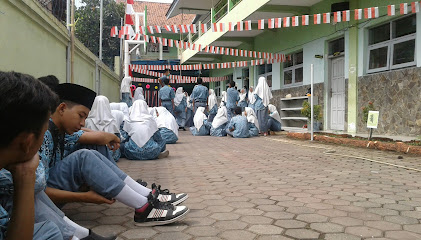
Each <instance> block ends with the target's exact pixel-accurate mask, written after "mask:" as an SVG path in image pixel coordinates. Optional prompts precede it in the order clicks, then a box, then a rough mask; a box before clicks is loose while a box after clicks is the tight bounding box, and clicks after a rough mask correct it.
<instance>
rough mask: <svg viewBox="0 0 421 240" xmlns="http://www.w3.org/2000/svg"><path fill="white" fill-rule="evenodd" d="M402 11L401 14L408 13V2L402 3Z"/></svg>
mask: <svg viewBox="0 0 421 240" xmlns="http://www.w3.org/2000/svg"><path fill="white" fill-rule="evenodd" d="M400 12H401V15H404V14H408V3H401V4H400Z"/></svg>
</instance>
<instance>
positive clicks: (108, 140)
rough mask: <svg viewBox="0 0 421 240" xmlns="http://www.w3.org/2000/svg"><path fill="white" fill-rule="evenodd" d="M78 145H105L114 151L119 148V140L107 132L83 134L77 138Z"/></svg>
mask: <svg viewBox="0 0 421 240" xmlns="http://www.w3.org/2000/svg"><path fill="white" fill-rule="evenodd" d="M78 143H81V144H87V145H107V146H108V148H110V149H111V150H113V151H115V150H117V149H118V148H120V138H119V137H117V136H116V135H115V134H113V133H107V132H96V131H95V132H85V133H83V134H82V136H81V137H80V138H79V141H78Z"/></svg>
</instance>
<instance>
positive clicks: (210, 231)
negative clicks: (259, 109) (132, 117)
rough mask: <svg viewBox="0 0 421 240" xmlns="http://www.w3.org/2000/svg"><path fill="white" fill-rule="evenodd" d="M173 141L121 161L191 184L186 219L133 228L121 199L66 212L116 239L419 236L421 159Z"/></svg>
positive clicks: (306, 146)
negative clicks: (157, 154)
mask: <svg viewBox="0 0 421 240" xmlns="http://www.w3.org/2000/svg"><path fill="white" fill-rule="evenodd" d="M168 149H169V150H170V157H169V158H166V159H161V160H154V161H128V160H125V159H122V160H121V161H120V162H119V163H118V165H119V167H120V168H121V169H123V170H124V171H126V172H127V173H128V174H129V175H130V176H132V177H133V178H134V179H137V178H142V179H143V180H146V181H148V182H150V183H152V182H156V183H159V184H161V185H163V186H164V188H169V189H170V190H172V191H174V192H187V193H188V194H189V195H190V198H189V199H188V200H187V201H186V202H185V204H186V205H187V206H188V207H189V208H190V209H191V212H190V213H189V215H188V216H187V217H186V218H185V219H184V220H183V221H182V222H179V223H176V224H172V225H168V226H159V227H143V228H142V227H136V226H134V224H133V210H132V209H130V208H128V207H125V206H124V205H123V204H121V203H115V204H113V205H111V206H108V205H94V204H79V203H75V204H68V205H66V206H65V207H64V211H65V212H66V214H67V215H68V216H69V217H70V218H71V219H73V220H74V221H76V222H78V223H80V224H81V225H83V226H86V227H89V228H93V229H94V230H95V231H97V232H99V233H101V234H111V233H114V234H118V236H119V239H208V240H211V239H241V240H247V239H262V240H263V239H265V240H266V239H349V240H354V239H398V240H404V239H411V240H412V239H421V224H420V221H419V220H420V219H421V172H418V171H417V170H416V169H421V162H420V160H421V159H420V158H419V157H418V158H417V157H411V156H407V155H403V159H398V156H399V154H396V153H389V152H380V151H375V150H366V149H358V148H349V147H344V146H334V145H324V144H320V143H310V142H304V141H297V140H290V139H287V138H285V137H284V136H279V135H277V136H271V137H267V138H264V137H259V138H252V139H233V138H214V137H193V136H191V135H190V134H189V133H188V132H181V133H180V140H179V142H178V143H177V144H175V145H168ZM373 161H379V162H373ZM380 162H381V163H380ZM388 164H389V165H388ZM391 164H393V166H392V165H391ZM395 165H397V166H402V167H408V168H414V169H404V168H402V167H396V166H395ZM104 177H106V176H104Z"/></svg>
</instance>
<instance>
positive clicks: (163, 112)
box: [152, 107, 178, 144]
mask: <svg viewBox="0 0 421 240" xmlns="http://www.w3.org/2000/svg"><path fill="white" fill-rule="evenodd" d="M152 115H153V117H154V119H155V122H156V124H157V125H158V129H159V133H160V134H161V137H162V138H163V139H164V140H165V143H166V144H174V143H176V142H177V141H178V124H177V121H176V120H175V118H174V116H173V115H172V114H171V113H170V112H168V110H167V109H166V108H164V107H154V108H152Z"/></svg>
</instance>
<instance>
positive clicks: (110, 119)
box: [82, 96, 121, 162]
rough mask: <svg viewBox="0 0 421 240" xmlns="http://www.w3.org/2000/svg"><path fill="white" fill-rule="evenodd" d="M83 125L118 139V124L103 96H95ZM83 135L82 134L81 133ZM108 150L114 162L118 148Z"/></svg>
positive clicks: (106, 99) (118, 153)
mask: <svg viewBox="0 0 421 240" xmlns="http://www.w3.org/2000/svg"><path fill="white" fill-rule="evenodd" d="M85 127H86V128H88V129H91V130H93V131H100V132H107V133H111V134H115V135H116V136H117V137H118V138H119V139H120V125H119V124H118V123H117V121H116V120H115V118H114V116H113V114H112V113H111V108H110V102H109V101H108V98H107V97H105V96H97V97H96V98H95V101H94V105H93V106H92V109H91V111H90V112H89V115H88V118H87V119H86V121H85ZM82 136H83V135H82ZM113 150H114V151H112V150H109V152H110V154H111V155H112V158H113V159H114V161H115V162H117V161H118V160H119V159H120V156H121V153H120V149H119V148H117V147H116V149H113Z"/></svg>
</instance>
